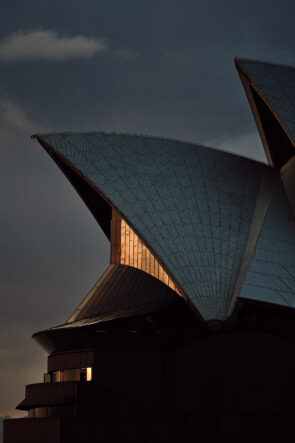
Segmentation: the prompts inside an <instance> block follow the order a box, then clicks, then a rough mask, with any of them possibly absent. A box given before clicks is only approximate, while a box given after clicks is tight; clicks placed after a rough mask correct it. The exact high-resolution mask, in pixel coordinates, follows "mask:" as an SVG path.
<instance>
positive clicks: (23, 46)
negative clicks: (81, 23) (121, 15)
mask: <svg viewBox="0 0 295 443" xmlns="http://www.w3.org/2000/svg"><path fill="white" fill-rule="evenodd" d="M107 48H108V40H107V39H104V38H102V39H95V38H90V37H85V36H83V35H77V36H74V37H62V36H59V35H58V34H57V32H56V31H53V30H36V31H29V32H24V31H19V32H17V33H14V34H11V35H9V36H8V37H7V38H5V39H4V40H2V41H1V42H0V60H2V61H6V62H14V61H19V60H55V61H63V60H66V59H70V58H90V57H92V56H93V55H95V54H96V53H98V52H103V51H105V50H106V49H107Z"/></svg>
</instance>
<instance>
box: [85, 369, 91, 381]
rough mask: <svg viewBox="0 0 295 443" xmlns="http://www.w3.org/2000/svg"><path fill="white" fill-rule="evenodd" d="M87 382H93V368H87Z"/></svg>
mask: <svg viewBox="0 0 295 443" xmlns="http://www.w3.org/2000/svg"><path fill="white" fill-rule="evenodd" d="M86 380H87V381H91V380H92V368H86Z"/></svg>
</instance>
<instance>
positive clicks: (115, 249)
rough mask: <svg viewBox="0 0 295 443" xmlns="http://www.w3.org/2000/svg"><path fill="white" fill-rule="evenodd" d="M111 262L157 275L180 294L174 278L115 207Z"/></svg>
mask: <svg viewBox="0 0 295 443" xmlns="http://www.w3.org/2000/svg"><path fill="white" fill-rule="evenodd" d="M111 240H112V246H111V263H113V264H121V265H128V266H133V267H134V268H137V269H141V270H142V271H144V272H147V273H148V274H150V275H152V276H153V277H156V278H157V279H159V280H161V281H162V282H163V283H165V284H166V285H167V286H169V288H171V289H173V290H174V291H175V292H177V293H178V294H179V295H181V293H180V291H179V290H178V289H177V288H176V285H175V283H174V282H173V280H172V279H171V278H170V277H169V276H168V274H167V272H165V271H164V269H163V267H162V266H161V265H160V263H159V262H158V261H157V259H156V258H155V257H154V255H153V254H152V253H151V251H150V250H149V249H148V248H147V247H146V246H145V244H144V243H143V241H142V240H141V239H140V238H139V237H138V235H137V234H136V233H135V232H134V231H133V229H131V228H130V226H129V225H128V224H127V223H126V222H125V220H124V219H123V218H122V217H121V216H120V214H118V213H117V212H116V211H115V210H114V209H113V212H112V238H111Z"/></svg>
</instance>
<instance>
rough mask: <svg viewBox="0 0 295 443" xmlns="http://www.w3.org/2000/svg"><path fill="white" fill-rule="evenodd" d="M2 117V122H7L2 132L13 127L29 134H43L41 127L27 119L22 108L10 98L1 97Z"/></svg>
mask: <svg viewBox="0 0 295 443" xmlns="http://www.w3.org/2000/svg"><path fill="white" fill-rule="evenodd" d="M0 116H1V120H2V122H5V125H3V126H4V127H3V128H2V130H5V129H6V128H7V127H10V128H11V127H13V128H14V129H16V130H20V131H22V132H25V133H27V134H32V133H34V132H42V130H43V128H42V126H41V125H39V124H38V123H35V122H33V121H32V120H30V118H29V117H27V115H26V113H25V111H24V110H23V108H22V107H21V106H19V105H18V104H17V103H16V102H14V101H12V100H11V99H9V98H5V97H2V98H1V97H0Z"/></svg>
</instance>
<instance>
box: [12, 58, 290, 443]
mask: <svg viewBox="0 0 295 443" xmlns="http://www.w3.org/2000/svg"><path fill="white" fill-rule="evenodd" d="M235 63H236V67H237V70H238V73H239V75H240V78H241V80H242V83H243V86H244V89H245V92H246V94H247V97H248V100H249V103H250V106H251V109H252V112H253V115H254V118H255V120H256V123H257V127H258V130H259V133H260V136H261V139H262V142H263V146H264V148H265V151H266V154H267V158H268V162H269V165H265V164H262V163H259V162H257V161H254V160H250V159H248V158H244V157H241V156H237V155H234V154H230V153H228V152H223V151H220V150H216V149H213V148H209V147H205V146H199V145H193V144H190V143H184V142H179V141H175V140H168V139H160V138H155V137H146V136H135V135H124V134H118V135H116V134H107V133H87V134H82V133H78V134H73V133H62V134H38V135H35V136H34V137H35V138H36V139H37V141H38V142H39V143H40V144H41V145H42V146H43V148H44V149H45V150H46V151H47V152H48V154H49V155H50V156H51V157H52V159H53V160H54V162H55V163H56V164H57V165H58V167H59V168H60V169H61V170H62V171H63V173H64V174H65V176H66V177H67V178H68V179H69V181H70V182H71V184H72V185H73V187H74V188H75V189H76V191H77V192H78V193H79V195H80V196H81V198H82V199H83V201H84V202H85V204H86V205H87V207H88V208H89V210H90V211H91V212H92V214H93V216H94V217H95V219H96V220H97V222H98V224H99V225H100V227H101V229H102V230H103V231H104V233H105V235H106V236H107V237H108V239H109V241H110V250H111V251H110V266H109V267H108V269H107V270H106V271H105V273H104V274H103V276H102V277H101V278H100V279H99V280H98V282H97V284H96V285H95V286H94V287H93V288H92V290H91V291H90V292H89V294H88V295H87V296H86V297H85V299H84V300H83V301H82V302H81V304H80V305H79V306H78V307H77V309H76V310H75V311H74V312H73V314H72V315H71V317H70V318H69V319H68V321H67V322H66V323H65V324H63V325H61V326H57V327H53V328H51V329H47V330H44V331H41V332H38V333H36V334H35V335H34V336H33V337H34V339H35V340H36V341H37V342H38V343H39V344H40V345H41V346H42V347H43V348H44V349H45V350H46V351H47V352H48V354H49V356H48V372H47V373H46V374H45V375H44V383H39V384H34V385H29V386H27V387H26V395H25V399H24V400H23V401H22V402H21V403H20V404H19V405H18V409H21V410H24V411H28V418H26V419H15V420H7V421H6V422H5V424H4V443H16V442H17V443H56V442H62V443H66V442H81V441H87V442H88V441H89V442H90V441H91V442H92V441H99V442H119V441H128V442H133V441H134V442H139V441H140V442H143V443H153V442H155V443H156V442H161V443H165V442H167V443H168V442H169V443H170V442H171V443H174V442H179V441H185V442H190V441H191V442H197V441H198V442H199V441H200V442H213V441H214V442H216V441H220V442H223V441H224V442H237V441H239V442H250V441H251V442H256V441H257V442H263V441H268V442H270V441H276V442H277V441H280V442H289V441H290V442H291V441H293V440H294V437H295V403H294V394H295V378H294V372H295V352H294V351H295V344H294V338H295V310H294V308H295V219H294V214H295V199H294V195H295V193H294V191H295V173H294V172H295V160H294V153H295V151H294V149H295V138H294V137H295V92H294V91H295V70H294V69H293V68H289V67H283V66H277V65H272V64H268V63H262V62H255V61H248V60H239V59H237V60H236V61H235Z"/></svg>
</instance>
